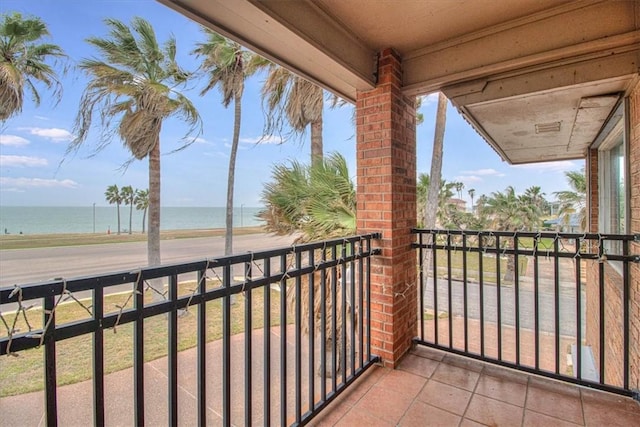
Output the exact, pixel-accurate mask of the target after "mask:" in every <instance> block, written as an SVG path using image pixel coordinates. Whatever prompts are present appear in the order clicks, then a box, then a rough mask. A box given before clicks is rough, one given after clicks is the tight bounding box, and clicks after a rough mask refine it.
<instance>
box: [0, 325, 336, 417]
mask: <svg viewBox="0 0 640 427" xmlns="http://www.w3.org/2000/svg"><path fill="white" fill-rule="evenodd" d="M280 331H281V329H280V327H279V326H276V327H272V328H271V330H270V337H271V338H270V339H271V375H270V378H271V405H270V408H271V424H272V425H281V424H283V423H281V419H280V381H281V370H280ZM244 339H245V335H244V334H237V335H234V336H232V337H231V369H230V378H231V396H230V398H231V422H232V423H233V425H238V426H240V425H245V424H246V423H245V415H244V408H245V402H244V399H245V390H244V388H245V386H244V381H245V369H244V363H245V362H244ZM307 343H308V337H305V336H304V335H303V336H302V346H301V350H302V351H301V360H302V369H301V379H300V380H301V384H302V387H301V396H302V412H303V413H304V412H305V411H306V408H308V407H309V392H308V384H309V367H308V363H309V362H308V345H307ZM252 348H253V353H252V354H253V357H252V360H251V366H252V370H251V372H252V379H253V381H252V388H251V393H252V420H251V424H252V425H263V424H264V422H263V416H264V331H263V330H262V329H259V330H255V331H253V333H252ZM286 353H287V354H286V363H287V369H286V373H287V375H286V380H287V387H286V390H287V396H286V398H287V402H286V406H287V420H286V424H290V423H291V422H293V421H294V420H295V358H294V355H295V336H294V327H293V325H289V326H287V347H286ZM317 353H318V352H317V351H316V360H319V359H318V355H317ZM206 358H207V367H206V378H205V381H206V387H207V399H206V400H207V409H208V410H207V425H222V412H223V410H222V341H221V340H219V341H214V342H211V343H208V344H207V346H206ZM58 363H62V361H61V360H58ZM167 371H168V359H167V357H163V358H160V359H157V360H154V361H152V362H149V363H146V364H145V369H144V374H145V422H146V424H147V425H150V426H156V425H158V426H159V425H163V426H166V425H168V378H167ZM196 373H197V352H196V349H195V348H193V349H189V350H185V351H182V352H180V353H179V355H178V385H179V392H178V393H179V395H178V411H179V415H178V420H179V425H182V426H194V425H197V412H196V411H197V397H196V396H197V378H196V377H197V375H196ZM313 374H314V375H315V369H314V372H313ZM315 378H316V379H315V394H316V397H317V396H319V393H320V384H319V380H320V379H319V377H317V376H316V377H315ZM341 378H342V377H341V376H339V377H338V383H339V382H340V380H341ZM330 390H331V384H330V381H327V392H329V391H330ZM92 397H93V383H92V381H85V382H81V383H77V384H73V385H68V386H62V387H59V388H58V414H59V415H58V422H59V424H60V425H61V426H87V425H91V424H93V402H92ZM105 407H106V411H105V422H106V424H107V425H116V426H120V425H123V426H124V425H133V424H134V394H133V368H129V369H125V370H122V371H119V372H115V373H112V374H109V375H107V376H105ZM0 413H1V414H2V416H0V426H2V427H4V426H7V427H9V426H11V427H16V426H40V425H45V424H46V420H45V418H44V392H42V391H40V392H35V393H28V394H23V395H18V396H11V397H6V398H2V399H0Z"/></svg>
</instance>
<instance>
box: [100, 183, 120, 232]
mask: <svg viewBox="0 0 640 427" xmlns="http://www.w3.org/2000/svg"><path fill="white" fill-rule="evenodd" d="M104 197H105V198H106V199H107V202H108V203H109V204H110V205H116V211H117V212H118V234H120V203H122V194H121V193H120V190H119V189H118V186H117V185H116V184H113V185H110V186H108V187H107V191H105V192H104Z"/></svg>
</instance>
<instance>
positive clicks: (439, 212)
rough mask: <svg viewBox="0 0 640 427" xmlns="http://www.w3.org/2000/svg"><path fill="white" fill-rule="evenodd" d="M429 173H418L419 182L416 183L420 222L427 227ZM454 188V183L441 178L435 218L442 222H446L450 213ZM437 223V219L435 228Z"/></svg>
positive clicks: (434, 224)
mask: <svg viewBox="0 0 640 427" xmlns="http://www.w3.org/2000/svg"><path fill="white" fill-rule="evenodd" d="M430 182H431V180H430V179H429V175H427V174H425V173H421V174H420V175H418V182H417V185H416V193H417V194H416V196H417V203H416V204H417V206H418V224H420V226H421V227H424V228H429V227H426V225H425V224H426V219H425V218H426V209H427V195H428V193H429V188H430ZM453 188H454V183H452V182H447V180H446V179H442V180H440V189H439V190H438V199H437V206H436V215H435V218H436V219H437V220H438V221H439V222H440V223H443V222H446V218H447V216H448V213H449V210H450V209H449V207H450V206H451V205H450V204H449V199H450V198H451V197H452V196H453ZM436 225H437V221H435V220H434V223H433V227H431V228H435V227H436Z"/></svg>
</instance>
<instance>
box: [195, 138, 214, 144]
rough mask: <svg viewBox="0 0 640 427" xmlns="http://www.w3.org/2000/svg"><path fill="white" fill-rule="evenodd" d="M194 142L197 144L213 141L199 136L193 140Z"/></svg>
mask: <svg viewBox="0 0 640 427" xmlns="http://www.w3.org/2000/svg"><path fill="white" fill-rule="evenodd" d="M193 142H195V143H196V144H211V142H209V141H207V140H206V139H204V138H201V137H197V138H196V139H194V140H193Z"/></svg>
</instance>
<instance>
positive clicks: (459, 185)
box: [453, 182, 464, 199]
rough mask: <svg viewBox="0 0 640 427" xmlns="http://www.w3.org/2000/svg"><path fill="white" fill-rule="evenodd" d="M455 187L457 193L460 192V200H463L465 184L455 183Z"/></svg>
mask: <svg viewBox="0 0 640 427" xmlns="http://www.w3.org/2000/svg"><path fill="white" fill-rule="evenodd" d="M453 186H454V187H455V189H456V191H457V192H458V198H459V199H462V190H463V189H464V184H463V183H462V182H454V183H453Z"/></svg>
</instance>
